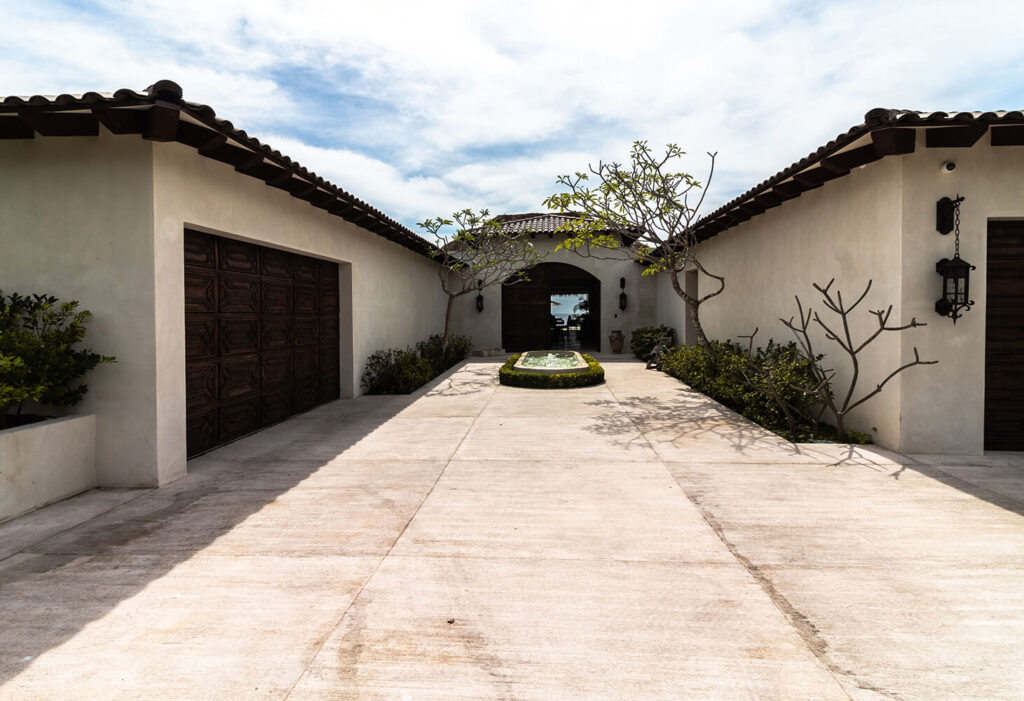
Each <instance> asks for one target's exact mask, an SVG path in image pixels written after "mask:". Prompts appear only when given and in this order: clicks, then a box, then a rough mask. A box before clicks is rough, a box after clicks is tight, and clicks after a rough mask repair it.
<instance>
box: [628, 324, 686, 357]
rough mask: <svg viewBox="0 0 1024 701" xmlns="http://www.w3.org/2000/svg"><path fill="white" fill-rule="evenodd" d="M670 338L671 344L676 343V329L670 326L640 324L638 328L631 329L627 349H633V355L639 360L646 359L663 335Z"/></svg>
mask: <svg viewBox="0 0 1024 701" xmlns="http://www.w3.org/2000/svg"><path fill="white" fill-rule="evenodd" d="M666 336H667V337H669V338H671V339H672V343H671V345H673V346H674V345H675V344H676V330H675V329H673V328H672V327H671V326H665V325H664V324H662V325H661V326H641V327H640V328H638V329H633V332H632V334H631V335H630V338H629V349H630V350H631V351H633V355H634V356H636V357H637V358H638V359H640V360H647V356H648V355H650V354H651V350H653V349H654V346H656V345H658V341H660V340H661V339H662V338H664V337H666Z"/></svg>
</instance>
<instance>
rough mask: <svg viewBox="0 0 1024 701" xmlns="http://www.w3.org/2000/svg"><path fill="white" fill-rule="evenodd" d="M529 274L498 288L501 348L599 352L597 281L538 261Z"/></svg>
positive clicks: (576, 270) (577, 270)
mask: <svg viewBox="0 0 1024 701" xmlns="http://www.w3.org/2000/svg"><path fill="white" fill-rule="evenodd" d="M529 275H530V279H529V280H526V281H522V282H516V283H515V284H505V285H502V287H501V344H502V346H503V347H504V348H505V349H506V350H509V351H524V350H539V349H548V348H572V349H574V350H589V351H597V350H599V349H600V339H601V281H600V280H598V279H597V278H596V277H594V276H593V275H591V274H590V273H588V272H587V271H586V270H583V269H582V268H577V267H576V266H575V265H569V264H567V263H541V264H540V265H538V266H535V267H534V268H531V269H530V271H529Z"/></svg>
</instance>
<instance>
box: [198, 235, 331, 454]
mask: <svg viewBox="0 0 1024 701" xmlns="http://www.w3.org/2000/svg"><path fill="white" fill-rule="evenodd" d="M338 294H339V288H338V264H337V263H333V262H331V261H326V260H318V259H316V258H310V257H308V256H300V255H295V254H292V253H288V252H286V251H280V250H277V249H274V248H267V247H265V246H256V245H254V244H251V243H245V242H243V241H236V240H234V239H228V238H223V237H219V236H211V235H209V234H203V233H200V232H197V231H188V230H186V231H185V381H186V387H185V396H186V452H187V454H188V455H189V457H191V456H193V455H196V454H198V453H201V452H204V451H206V450H209V449H210V448H213V447H216V446H218V445H222V444H224V443H227V442H228V441H231V440H233V439H235V438H238V437H240V436H244V435H246V434H247V433H252V432H253V431H256V430H258V429H260V428H263V427H264V426H269V425H270V424H273V423H277V422H278V421H281V420H283V419H286V418H288V417H289V416H291V415H293V414H296V413H298V412H301V411H306V410H307V409H311V408H312V407H314V406H316V405H317V404H322V403H323V402H327V401H331V400H333V399H337V398H338V396H339V378H340V375H339V323H338V320H339V314H338V308H339V302H338Z"/></svg>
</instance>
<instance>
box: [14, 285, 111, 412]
mask: <svg viewBox="0 0 1024 701" xmlns="http://www.w3.org/2000/svg"><path fill="white" fill-rule="evenodd" d="M91 316H92V314H90V313H89V312H88V311H85V310H79V309H78V302H77V301H71V302H60V303H58V301H57V298H56V297H53V296H50V295H38V294H36V295H30V296H22V295H19V294H17V293H15V294H11V295H4V294H3V293H2V292H0V427H3V426H5V425H6V423H7V414H8V412H9V411H10V410H11V409H12V408H15V407H16V408H17V413H21V409H22V407H23V406H24V404H25V402H28V401H34V402H39V403H41V404H45V405H49V406H54V407H68V406H74V405H75V404H77V403H78V402H80V401H81V400H82V398H83V397H84V396H85V393H86V392H87V391H88V390H89V386H88V385H86V384H85V383H84V382H81V379H82V377H84V376H85V374H86V373H87V372H89V371H90V370H92V369H93V368H95V367H96V366H97V365H99V364H100V363H112V362H114V358H113V357H110V356H103V355H100V354H99V353H94V352H92V351H91V350H89V349H87V348H75V346H76V345H77V344H78V343H79V342H81V341H82V340H83V339H84V338H85V335H86V329H85V327H86V323H87V322H88V320H89V317H91Z"/></svg>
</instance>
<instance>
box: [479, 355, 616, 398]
mask: <svg viewBox="0 0 1024 701" xmlns="http://www.w3.org/2000/svg"><path fill="white" fill-rule="evenodd" d="M520 355H522V354H521V353H513V354H512V355H511V356H510V357H509V359H508V360H506V361H505V364H504V365H502V366H501V369H500V370H498V381H499V382H501V384H503V385H509V386H510V387H528V388H531V389H566V388H569V387H588V386H590V385H598V384H601V383H602V382H604V368H603V367H601V365H600V363H598V362H597V361H596V360H594V358H593V357H592V356H589V355H587V354H586V353H582V354H581V355H582V356H583V359H584V360H585V361H587V369H586V370H584V371H583V372H563V373H543V372H523V371H521V370H516V369H515V364H516V362H517V361H518V360H519V356H520Z"/></svg>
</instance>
